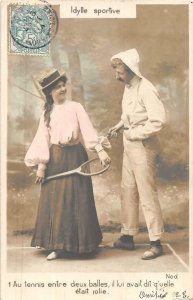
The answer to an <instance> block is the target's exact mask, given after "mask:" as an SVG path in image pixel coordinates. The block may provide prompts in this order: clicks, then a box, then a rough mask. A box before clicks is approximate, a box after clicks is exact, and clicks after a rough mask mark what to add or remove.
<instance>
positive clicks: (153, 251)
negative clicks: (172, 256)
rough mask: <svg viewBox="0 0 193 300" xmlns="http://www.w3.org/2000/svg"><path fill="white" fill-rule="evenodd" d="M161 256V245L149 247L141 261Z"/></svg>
mask: <svg viewBox="0 0 193 300" xmlns="http://www.w3.org/2000/svg"><path fill="white" fill-rule="evenodd" d="M162 254H163V248H162V245H161V244H160V245H152V244H151V245H150V248H149V249H148V250H146V251H145V252H144V254H143V255H142V257H141V259H143V260H150V259H154V258H156V257H158V256H160V255H162Z"/></svg>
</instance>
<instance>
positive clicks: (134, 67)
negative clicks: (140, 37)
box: [111, 49, 142, 78]
mask: <svg viewBox="0 0 193 300" xmlns="http://www.w3.org/2000/svg"><path fill="white" fill-rule="evenodd" d="M115 58H119V59H121V60H122V62H123V63H124V64H125V65H126V66H128V67H129V69H131V71H133V73H135V74H136V75H137V76H139V77H141V78H142V75H141V73H140V71H139V54H138V52H137V50H136V49H129V50H127V51H124V52H120V53H118V54H116V55H113V56H112V57H111V61H112V60H113V59H115Z"/></svg>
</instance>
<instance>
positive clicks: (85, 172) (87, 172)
mask: <svg viewBox="0 0 193 300" xmlns="http://www.w3.org/2000/svg"><path fill="white" fill-rule="evenodd" d="M109 167H110V164H109V165H107V166H106V167H104V166H103V165H102V164H101V162H100V159H99V158H98V157H95V158H93V159H90V160H88V161H86V162H85V163H83V164H82V165H81V166H79V167H78V168H76V169H74V170H70V171H67V172H63V173H59V174H56V175H51V176H48V177H46V178H45V181H48V180H51V179H55V178H59V177H64V176H69V175H72V174H79V175H82V176H95V175H99V174H102V173H104V172H106V171H107V170H108V168H109Z"/></svg>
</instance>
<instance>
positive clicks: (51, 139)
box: [25, 100, 111, 169]
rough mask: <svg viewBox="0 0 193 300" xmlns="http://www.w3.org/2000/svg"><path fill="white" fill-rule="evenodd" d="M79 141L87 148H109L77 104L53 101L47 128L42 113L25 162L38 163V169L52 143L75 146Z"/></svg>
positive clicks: (46, 158) (46, 161) (47, 159)
mask: <svg viewBox="0 0 193 300" xmlns="http://www.w3.org/2000/svg"><path fill="white" fill-rule="evenodd" d="M79 142H81V143H82V144H83V145H84V146H85V148H86V149H89V150H94V151H97V152H99V151H100V150H102V149H103V147H105V148H108V149H109V148H111V145H110V143H109V141H108V139H107V138H104V137H98V136H97V133H96V131H95V129H94V128H93V126H92V123H91V121H90V119H89V117H88V115H87V113H86V111H85V110H84V108H83V106H82V105H81V104H80V103H78V102H74V101H69V100H66V101H65V102H64V103H63V104H60V105H55V104H54V105H53V109H52V112H51V114H50V127H49V128H48V127H47V126H46V124H45V122H44V114H42V116H41V118H40V123H39V127H38V130H37V132H36V135H35V137H34V139H33V141H32V144H31V145H30V147H29V149H28V151H27V153H26V156H25V164H26V165H27V166H28V167H32V166H36V165H38V169H45V168H46V164H47V163H48V161H49V158H50V154H49V148H50V146H51V145H52V144H65V145H75V144H78V143H79Z"/></svg>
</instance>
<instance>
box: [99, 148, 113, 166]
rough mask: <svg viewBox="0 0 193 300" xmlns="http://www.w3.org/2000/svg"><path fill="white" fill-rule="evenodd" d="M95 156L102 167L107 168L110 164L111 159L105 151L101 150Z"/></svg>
mask: <svg viewBox="0 0 193 300" xmlns="http://www.w3.org/2000/svg"><path fill="white" fill-rule="evenodd" d="M97 154H98V157H99V159H100V161H101V164H102V165H103V166H104V167H106V166H108V165H109V164H110V163H111V159H110V157H109V156H108V154H107V152H106V151H105V150H101V151H99V152H98V153H97Z"/></svg>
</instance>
